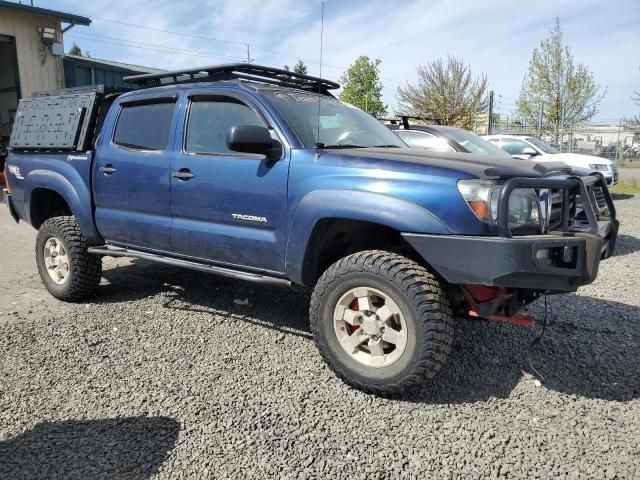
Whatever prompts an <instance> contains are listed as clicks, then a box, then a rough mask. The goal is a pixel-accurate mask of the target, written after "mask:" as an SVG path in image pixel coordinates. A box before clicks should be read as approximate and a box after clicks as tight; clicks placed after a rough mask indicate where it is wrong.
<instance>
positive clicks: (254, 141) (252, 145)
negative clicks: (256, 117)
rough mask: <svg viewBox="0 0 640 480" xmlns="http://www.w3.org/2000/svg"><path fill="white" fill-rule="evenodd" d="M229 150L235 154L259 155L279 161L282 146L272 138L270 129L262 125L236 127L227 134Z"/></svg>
mask: <svg viewBox="0 0 640 480" xmlns="http://www.w3.org/2000/svg"><path fill="white" fill-rule="evenodd" d="M227 148H228V149H229V150H232V151H234V152H242V153H258V154H262V155H266V156H267V158H269V159H272V160H277V159H279V158H280V156H281V155H282V145H281V144H280V142H279V141H277V140H274V139H273V138H271V134H270V133H269V129H268V128H267V127H262V126H260V125H234V126H232V127H231V128H229V131H228V132H227Z"/></svg>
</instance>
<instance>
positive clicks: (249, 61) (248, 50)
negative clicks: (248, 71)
mask: <svg viewBox="0 0 640 480" xmlns="http://www.w3.org/2000/svg"><path fill="white" fill-rule="evenodd" d="M247 63H251V46H250V45H249V44H248V43H247Z"/></svg>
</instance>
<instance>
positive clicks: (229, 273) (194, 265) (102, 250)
mask: <svg viewBox="0 0 640 480" xmlns="http://www.w3.org/2000/svg"><path fill="white" fill-rule="evenodd" d="M87 251H88V252H89V253H92V254H94V255H106V256H110V257H134V258H140V259H143V260H150V261H152V262H158V263H164V264H166V265H173V266H174V267H183V268H188V269H191V270H199V271H201V272H207V273H213V274H214V275H221V276H223V277H229V278H235V279H238V280H246V281H249V282H254V283H264V284H270V285H281V286H283V287H290V286H291V282H290V281H289V280H286V279H284V278H278V277H272V276H269V275H264V274H259V273H252V272H245V271H243V270H234V269H232V268H226V267H218V266H215V265H209V264H206V263H198V262H193V261H191V260H182V259H180V258H173V257H167V256H164V255H158V254H156V253H148V252H141V251H139V250H131V249H128V248H122V247H115V246H111V245H105V246H102V247H89V248H88V249H87Z"/></svg>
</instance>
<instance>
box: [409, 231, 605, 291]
mask: <svg viewBox="0 0 640 480" xmlns="http://www.w3.org/2000/svg"><path fill="white" fill-rule="evenodd" d="M602 233H603V234H604V235H605V236H604V237H601V236H600V235H593V234H589V233H577V234H574V235H572V236H563V235H536V236H526V237H514V238H502V237H467V236H449V235H422V234H411V233H405V234H403V236H404V238H405V239H406V240H407V241H408V242H409V243H410V244H411V246H412V247H413V248H414V249H415V250H416V251H417V252H418V253H419V254H420V255H421V256H422V257H423V258H424V259H425V260H426V261H427V262H428V263H429V265H431V267H433V268H434V269H435V270H436V271H437V272H438V273H439V274H440V275H441V276H442V277H443V278H444V279H445V280H446V281H447V282H449V283H452V284H481V285H490V286H496V287H514V288H530V289H540V290H557V291H567V292H572V291H575V290H576V289H577V288H578V287H580V286H581V285H586V284H588V283H591V282H593V281H594V280H595V278H596V276H597V274H598V267H599V265H600V259H601V257H606V256H608V255H610V254H611V252H612V251H613V248H614V246H615V241H616V235H617V222H615V223H614V222H610V223H609V224H607V225H602Z"/></svg>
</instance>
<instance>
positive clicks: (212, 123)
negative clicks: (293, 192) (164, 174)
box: [171, 94, 288, 272]
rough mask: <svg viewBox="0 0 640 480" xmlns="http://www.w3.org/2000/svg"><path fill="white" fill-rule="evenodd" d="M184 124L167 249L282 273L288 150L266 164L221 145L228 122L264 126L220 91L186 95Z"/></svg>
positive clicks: (243, 103)
mask: <svg viewBox="0 0 640 480" xmlns="http://www.w3.org/2000/svg"><path fill="white" fill-rule="evenodd" d="M183 121H184V135H183V148H182V152H177V153H176V155H175V157H174V158H173V160H172V163H171V174H172V177H171V210H172V214H173V223H172V227H171V244H172V248H173V251H174V252H175V253H177V254H181V255H186V256H189V257H194V258H199V259H205V260H209V261H211V262H214V263H221V264H227V265H233V266H239V267H248V268H255V269H259V270H268V271H272V272H283V271H284V236H285V224H286V222H285V205H286V198H287V175H288V155H287V154H284V155H283V157H284V158H282V159H280V160H278V161H272V160H267V159H266V158H265V156H264V155H256V154H246V153H238V152H232V151H230V150H229V149H228V148H227V144H226V137H227V132H228V131H229V128H230V127H231V126H233V125H264V126H269V125H268V123H267V121H266V119H265V117H264V116H263V115H262V113H261V112H260V110H259V109H258V108H256V107H255V106H254V105H253V104H252V103H250V102H249V101H248V100H247V99H244V98H243V99H240V98H239V97H238V98H236V97H235V96H233V95H226V94H225V95H215V96H211V95H207V96H193V97H191V98H190V99H189V105H188V106H187V108H186V116H185V117H184V119H183ZM271 131H272V132H273V129H272V130H271ZM274 137H275V134H274Z"/></svg>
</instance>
